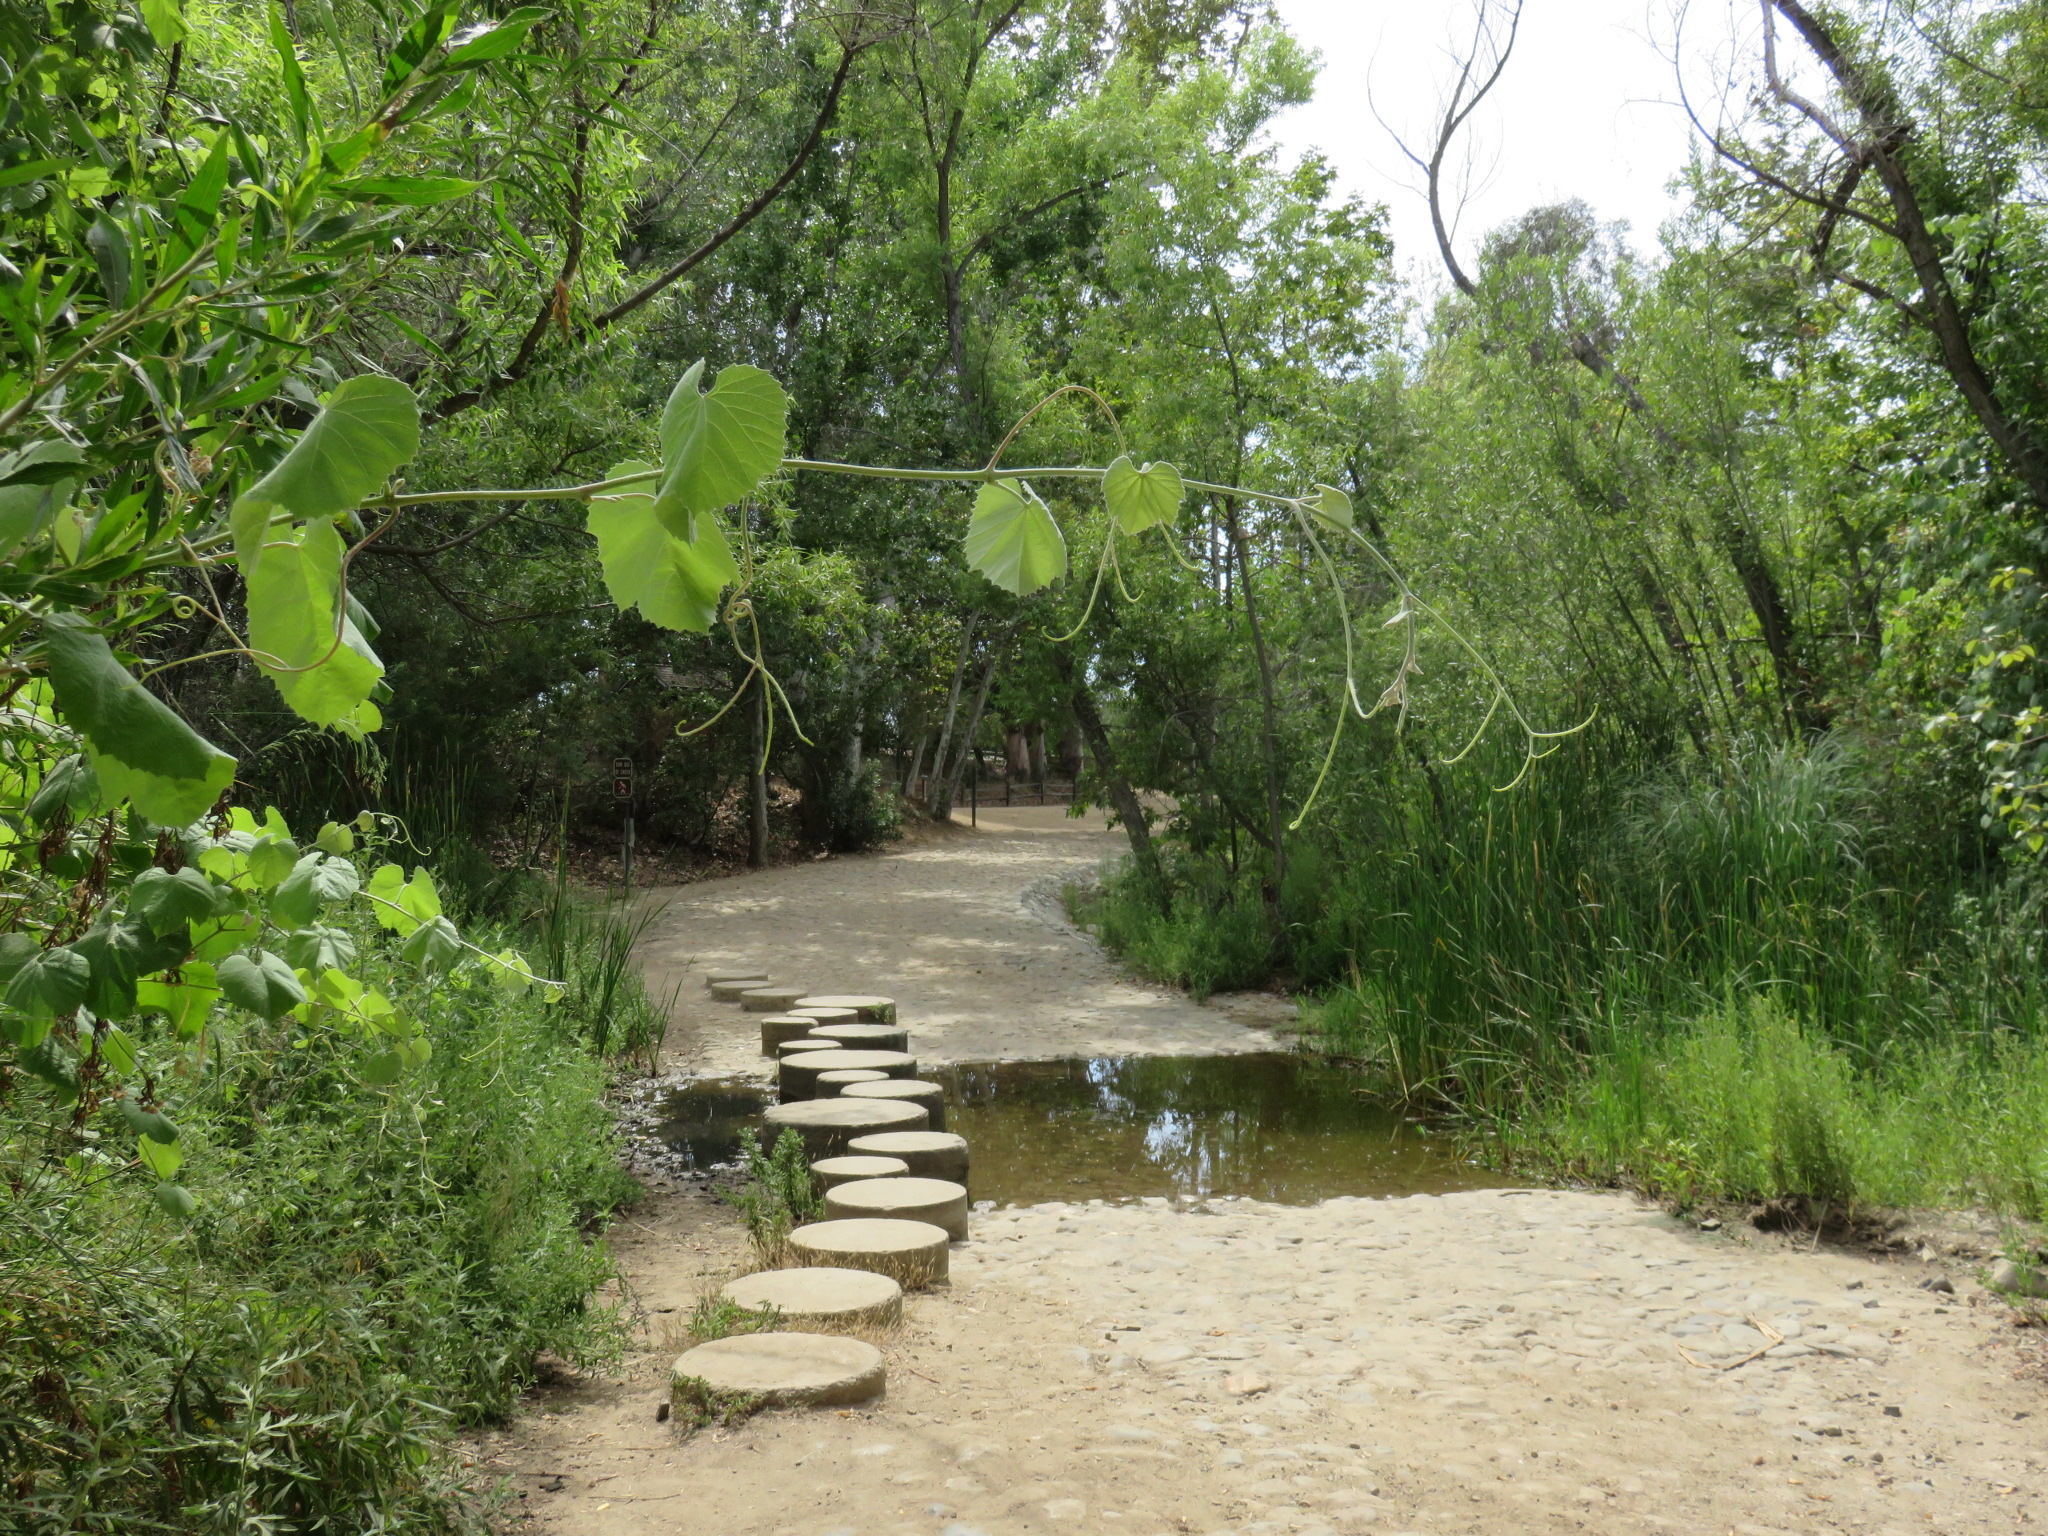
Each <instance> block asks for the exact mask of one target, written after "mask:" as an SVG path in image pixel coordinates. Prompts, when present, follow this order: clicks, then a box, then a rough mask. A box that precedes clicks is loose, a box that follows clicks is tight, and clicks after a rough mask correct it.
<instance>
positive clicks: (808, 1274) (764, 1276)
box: [718, 1268, 903, 1333]
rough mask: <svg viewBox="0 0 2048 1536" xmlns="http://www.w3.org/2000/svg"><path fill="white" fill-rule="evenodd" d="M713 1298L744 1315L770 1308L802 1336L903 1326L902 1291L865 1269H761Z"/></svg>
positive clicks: (896, 1285) (884, 1278) (885, 1276)
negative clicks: (722, 1299)
mask: <svg viewBox="0 0 2048 1536" xmlns="http://www.w3.org/2000/svg"><path fill="white" fill-rule="evenodd" d="M718 1294H719V1295H721V1296H723V1297H725V1299H726V1300H728V1301H730V1302H733V1303H735V1304H736V1305H738V1306H742V1307H745V1308H747V1309H748V1310H749V1311H755V1312H758V1311H759V1310H760V1309H761V1308H763V1307H773V1308H775V1309H776V1310H777V1311H778V1312H780V1313H781V1314H782V1321H783V1322H784V1323H785V1324H786V1325H788V1326H789V1327H791V1328H795V1329H800V1330H802V1331H803V1332H805V1333H857V1332H861V1331H864V1330H868V1329H881V1328H893V1327H895V1326H896V1325H897V1324H898V1323H900V1322H902V1321H903V1287H902V1286H900V1285H898V1284H897V1283H896V1282H895V1281H894V1280H892V1279H890V1278H889V1277H888V1276H887V1275H877V1274H872V1273H870V1272H869V1271H867V1270H865V1269H825V1268H818V1269H770V1270H764V1271H762V1272H761V1273H760V1274H758V1275H743V1276H741V1277H740V1278H739V1279H737V1280H735V1281H733V1282H732V1283H731V1284H730V1285H727V1286H725V1287H724V1288H723V1289H722V1290H720V1291H719V1293H718Z"/></svg>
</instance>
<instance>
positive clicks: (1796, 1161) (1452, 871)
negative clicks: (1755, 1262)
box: [1073, 743, 2048, 1210]
mask: <svg viewBox="0 0 2048 1536" xmlns="http://www.w3.org/2000/svg"><path fill="white" fill-rule="evenodd" d="M1453 788H1454V789H1456V790H1459V794H1458V795H1454V796H1452V797H1451V798H1450V800H1449V803H1448V804H1447V805H1446V806H1445V808H1444V813H1443V814H1441V815H1436V816H1430V817H1413V816H1411V817H1409V818H1407V819H1406V820H1405V821H1404V820H1402V819H1401V818H1398V817H1382V818H1380V820H1379V822H1378V823H1377V825H1378V827H1379V828H1380V829H1381V835H1380V836H1378V837H1376V838H1374V839H1372V840H1370V841H1368V840H1366V839H1364V838H1356V839H1353V838H1349V837H1347V836H1345V835H1343V833H1342V831H1341V830H1338V831H1335V832H1333V831H1332V830H1331V829H1328V828H1326V829H1325V831H1324V833H1323V834H1322V835H1320V836H1319V837H1317V838H1315V839H1309V838H1304V839H1303V840H1302V842H1301V843H1300V844H1298V845H1297V846H1296V847H1295V848H1293V849H1291V850H1290V869H1289V874H1288V878H1287V881H1286V883H1285V885H1284V887H1283V889H1282V891H1281V893H1280V912H1279V919H1280V920H1279V922H1278V923H1277V924H1275V923H1274V922H1273V921H1272V920H1271V919H1270V918H1269V916H1268V914H1267V912H1266V911H1265V909H1264V904H1263V901H1262V899H1261V894H1260V889H1259V883H1260V880H1261V879H1262V877H1263V874H1264V872H1263V871H1262V870H1261V869H1259V868H1257V867H1251V866H1248V867H1246V868H1245V869H1243V870H1242V871H1240V872H1239V874H1238V875H1237V876H1236V877H1235V878H1233V877H1232V876H1231V875H1230V874H1229V872H1228V870H1227V869H1226V868H1225V867H1224V866H1223V865H1222V864H1221V863H1220V861H1217V860H1213V859H1198V858H1195V857H1194V856H1192V855H1189V854H1187V853H1185V852H1184V851H1182V852H1180V853H1179V854H1178V856H1177V857H1176V858H1174V859H1173V860H1171V861H1169V864H1168V868H1169V870H1170V871H1171V887H1172V888H1171V890H1170V893H1169V901H1168V903H1167V904H1166V907H1165V910H1164V911H1162V909H1161V903H1160V902H1159V900H1158V897H1157V893H1156V892H1153V891H1148V890H1144V889H1141V888H1140V887H1139V885H1138V884H1137V883H1136V881H1135V879H1134V878H1133V877H1132V876H1131V875H1129V874H1128V873H1124V874H1119V875H1114V876H1112V877H1111V878H1110V879H1109V880H1107V881H1106V882H1105V883H1104V885H1103V886H1102V887H1101V888H1100V889H1099V890H1098V891H1096V892H1094V893H1092V894H1082V895H1078V896H1077V897H1076V898H1075V900H1074V901H1073V909H1074V911H1075V914H1076V916H1077V917H1078V918H1079V919H1080V920H1081V921H1083V922H1085V923H1087V924H1088V925H1089V926H1090V927H1091V928H1093V929H1094V931H1095V932H1096V933H1097V934H1098V935H1099V936H1100V937H1101V938H1102V939H1103V941H1104V942H1105V943H1106V944H1107V945H1109V946H1110V947H1111V948H1112V949H1114V950H1116V951H1117V952H1119V953H1120V954H1122V955H1123V956H1124V957H1125V958H1126V959H1127V961H1129V963H1131V964H1132V965H1134V966H1135V967H1137V968H1138V969H1140V970H1142V971H1145V972H1146V973H1148V974H1151V975H1154V976H1157V977H1159V978H1160V979H1163V980H1169V981H1174V982H1177V983H1179V984H1181V985H1186V986H1189V987H1190V988H1191V990H1197V991H1201V990H1206V989H1209V988H1214V987H1219V986H1229V985H1239V986H1242V985H1249V984H1253V983H1255V982H1257V981H1259V980H1261V979H1262V978H1263V977H1265V976H1266V975H1267V974H1269V973H1271V972H1273V971H1275V970H1278V971H1280V972H1283V973H1291V976H1292V978H1293V979H1295V980H1296V981H1297V982H1298V983H1299V984H1300V985H1301V986H1302V987H1303V989H1304V991H1305V992H1306V993H1307V994H1308V996H1307V998H1306V1000H1305V1002H1304V1006H1303V1010H1302V1012H1303V1019H1302V1023H1303V1033H1304V1041H1305V1043H1306V1044H1307V1045H1309V1046H1310V1047H1311V1048H1314V1049H1320V1050H1323V1051H1326V1052H1328V1053H1330V1054H1332V1055H1335V1056H1340V1057H1344V1058H1347V1059H1350V1060H1353V1061H1355V1062H1357V1063H1358V1064H1359V1066H1360V1067H1361V1069H1362V1070H1364V1071H1366V1072H1368V1073H1370V1074H1372V1075H1373V1076H1374V1077H1375V1078H1376V1079H1377V1080H1378V1082H1379V1084H1380V1085H1381V1086H1382V1087H1383V1088H1384V1089H1385V1091H1386V1092H1387V1093H1389V1094H1390V1095H1392V1096H1395V1097H1399V1098H1402V1099H1405V1100H1408V1101H1411V1102H1419V1103H1423V1104H1426V1105H1431V1106H1434V1107H1436V1108H1438V1109H1442V1110H1448V1111H1452V1112H1458V1113H1463V1114H1466V1115H1469V1116H1471V1117H1473V1118H1474V1119H1475V1120H1478V1121H1482V1122H1485V1123H1487V1124H1489V1125H1490V1126H1492V1127H1493V1129H1494V1131H1495V1133H1496V1134H1498V1135H1500V1136H1502V1137H1503V1138H1505V1143H1504V1144H1506V1145H1509V1146H1511V1147H1512V1148H1514V1149H1516V1150H1517V1151H1519V1152H1520V1153H1521V1154H1523V1155H1536V1154H1539V1153H1541V1154H1543V1155H1547V1156H1553V1157H1555V1158H1557V1159H1560V1160H1563V1161H1566V1162H1570V1163H1572V1164H1573V1165H1575V1166H1579V1167H1582V1168H1585V1169H1588V1170H1604V1171H1605V1172H1606V1173H1608V1174H1611V1175H1615V1176H1622V1175H1624V1174H1625V1175H1626V1176H1628V1177H1632V1178H1636V1179H1639V1180H1643V1181H1646V1182H1651V1183H1655V1184H1657V1185H1658V1186H1659V1187H1666V1188H1672V1189H1679V1190H1683V1191H1688V1192H1714V1191H1718V1192H1721V1193H1724V1194H1729V1195H1741V1196H1744V1197H1757V1198H1763V1197H1766V1196H1767V1195H1774V1194H1791V1195H1795V1196H1799V1197H1802V1198H1806V1199H1809V1200H1810V1201H1812V1202H1814V1203H1815V1204H1827V1203H1839V1202H1851V1201H1854V1200H1857V1199H1876V1200H1890V1199H1893V1198H1894V1197H1898V1198H1905V1197H1908V1196H1910V1197H1912V1198H1940V1199H1943V1200H1954V1199H1963V1198H1971V1199H1979V1198H1981V1199H1986V1200H1991V1201H1994V1202H1995V1203H1998V1204H2000V1205H2002V1206H2004V1207H2006V1208H2010V1209H2015V1210H2018V1209H2027V1210H2035V1209H2037V1208H2038V1203H2039V1196H2038V1194H2037V1193H2036V1185H2037V1181H2038V1176H2037V1174H2036V1173H2035V1172H2033V1171H2031V1169H2032V1164H2031V1163H2030V1162H2029V1158H2031V1157H2033V1156H2034V1155H2035V1154H2031V1153H2027V1152H2026V1151H2025V1150H2024V1149H2025V1146H2026V1141H2027V1137H2028V1136H2030V1135H2033V1134H2034V1133H2035V1129H2036V1128H2037V1127H2038V1121H2037V1110H2036V1107H2035V1106H2036V1103H2037V1098H2038V1095H2039V1093H2040V1091H2041V1090H2040V1088H2039V1087H2038V1084H2037V1078H2038V1071H2037V1062H2038V1061H2039V1060H2040V1059H2042V1058H2041V1057H2040V1056H2039V1054H2038V1053H2039V1050H2040V1049H2041V1047H2040V1045H2039V1044H2038V1043H2037V1042H2038V1041H2040V1039H2041V1037H2042V1035H2043V1034H2044V1031H2043V1030H2042V1027H2041V1026H2042V1021H2043V1019H2044V1016H2048V1010H2044V998H2043V996H2042V990H2041V987H2042V983H2041V974H2042V966H2041V963H2040V962H2041V959H2042V946H2041V937H2042V921H2041V914H2040V911H2039V908H2038V903H2037V902H2036V901H2035V900H2034V899H2032V898H2031V897H2029V896H2028V894H2027V893H2026V891H2025V890H2024V889H2023V888H2022V887H2020V886H2019V885H2017V884H2011V885H2007V886H2003V887H2001V886H1996V885H1990V884H1982V883H1979V882H1978V880H1977V879H1976V878H1975V877H1974V876H1971V875H1968V874H1965V873H1962V872H1956V871H1950V872H1949V873H1948V875H1947V877H1946V878H1945V879H1942V880H1923V881H1921V882H1918V883H1916V884H1915V885H1914V886H1913V887H1911V888H1908V887H1905V886H1903V885H1893V884H1888V883H1887V882H1886V881H1885V880H1883V879H1881V878H1879V876H1878V874H1877V873H1876V871H1877V869H1878V868H1880V867H1883V865H1884V862H1885V861H1884V860H1882V859H1880V858H1876V857H1873V853H1874V852H1881V851H1882V850H1874V849H1873V847H1872V846H1871V836H1872V834H1871V832H1870V830H1869V829H1870V828H1872V827H1874V826H1879V825H1881V824H1882V822H1883V816H1882V815H1881V814H1880V812H1881V810H1882V808H1881V807H1880V806H1878V805H1876V804H1875V803H1874V802H1873V798H1872V796H1871V794H1870V792H1869V791H1868V790H1866V788H1865V787H1864V782H1863V779H1862V778H1861V776H1860V765H1859V763H1858V761H1857V759H1856V757H1855V755H1854V754H1853V753H1852V752H1850V751H1848V750H1845V749H1844V748H1842V747H1840V746H1838V745H1834V744H1828V743H1823V744H1821V745H1819V746H1816V747H1812V748H1808V749H1793V748H1785V747H1774V748H1758V749H1754V750H1749V751H1744V752H1739V753H1735V754H1732V755H1731V756H1730V757H1729V758H1728V760H1727V761H1725V762H1724V763H1722V764H1720V765H1718V766H1717V767H1715V768H1713V769H1711V770H1709V769H1699V770H1694V771H1689V772H1683V773H1680V772H1665V773H1660V774H1655V775H1651V776H1647V777H1641V778H1637V779H1635V780H1634V781H1632V782H1629V783H1626V784H1621V785H1615V784H1611V783H1602V782H1601V781H1600V780H1599V779H1598V778H1597V777H1595V776H1593V775H1590V774H1587V773H1585V772H1583V770H1578V771H1571V770H1568V771H1564V772H1553V773H1549V774H1546V775H1540V776H1538V777H1537V778H1536V779H1535V780H1534V781H1533V782H1532V783H1531V784H1530V785H1529V786H1528V787H1527V788H1525V789H1523V790H1519V791H1517V792H1515V793H1512V794H1508V795H1495V794H1492V793H1491V792H1489V791H1487V790H1486V789H1485V788H1484V784H1483V780H1481V779H1479V778H1477V777H1475V779H1473V780H1472V781H1468V782H1467V783H1466V784H1464V785H1463V786H1462V787H1461V786H1457V785H1454V786H1453ZM1390 825H1392V826H1404V825H1405V826H1406V827H1407V828H1408V835H1407V836H1405V837H1398V836H1397V837H1393V838H1388V837H1386V836H1385V835H1384V829H1385V828H1386V827H1387V826H1390ZM1788 1074H1789V1075H1788ZM1716 1093H1719V1094H1721V1095H1722V1098H1721V1099H1719V1100H1716V1099H1714V1098H1713V1095H1714V1094H1716ZM1924 1103H1938V1104H1939V1105H1941V1106H1943V1107H1942V1109H1941V1110H1940V1111H1938V1112H1927V1113H1923V1112H1922V1110H1921V1108H1920V1106H1921V1105H1922V1104H1924ZM1717 1104H1718V1105H1719V1106H1720V1107H1718V1108H1717V1107H1716V1105H1717ZM1965 1110H1967V1116H1964V1111H1965ZM1601 1127H1607V1128H1608V1129H1605V1130H1601V1129H1599V1128H1601ZM2044 1128H2048V1127H2044ZM1994 1143H1995V1144H1996V1147H1997V1148H1998V1149H1999V1150H1996V1151H1994V1150H1993V1144H1994ZM1914 1145H1919V1146H1921V1147H1923V1148H1924V1149H1925V1151H1924V1153H1923V1154H1915V1153H1913V1152H1911V1151H1910V1150H1909V1148H1910V1147H1911V1146H1914ZM1659 1169H1662V1170H1666V1171H1664V1172H1658V1171H1657V1170H1659Z"/></svg>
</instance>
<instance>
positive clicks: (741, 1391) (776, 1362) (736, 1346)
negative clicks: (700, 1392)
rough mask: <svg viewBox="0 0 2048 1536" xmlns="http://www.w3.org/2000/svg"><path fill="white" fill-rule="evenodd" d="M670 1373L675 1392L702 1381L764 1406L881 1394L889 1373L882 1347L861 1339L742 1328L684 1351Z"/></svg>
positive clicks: (685, 1393) (828, 1403)
mask: <svg viewBox="0 0 2048 1536" xmlns="http://www.w3.org/2000/svg"><path fill="white" fill-rule="evenodd" d="M669 1379H670V1382H671V1391H672V1392H673V1394H674V1395H675V1396H676V1397H678V1398H682V1399H686V1400H687V1399H688V1398H690V1397H692V1396H694V1395H696V1394H695V1393H694V1392H693V1387H694V1384H695V1383H698V1382H701V1383H703V1385H704V1386H705V1387H708V1388H709V1389H710V1390H711V1391H712V1392H716V1393H731V1394H735V1395H744V1396H746V1397H750V1398H754V1399H756V1400H757V1401H758V1402H759V1404H760V1406H762V1407H764V1408H796V1407H821V1408H822V1407H833V1406H837V1405H839V1404H842V1403H864V1402H866V1401H867V1400H868V1399H869V1398H871V1397H880V1396H881V1395H882V1389H883V1387H884V1385H885V1384H886V1380H887V1377H886V1373H885V1372H884V1370H883V1366H882V1352H881V1351H880V1350H878V1349H876V1348H875V1346H874V1345H872V1344H863V1343H862V1342H861V1341H860V1340H858V1339H842V1338H835V1337H833V1336H831V1335H829V1334H822V1333H742V1334H737V1335H735V1336H733V1337H732V1338H729V1339H713V1340H712V1341H711V1342H710V1343H709V1344H699V1345H698V1346H697V1347H696V1348H695V1349H692V1350H689V1351H687V1352H685V1353H684V1354H682V1355H681V1356H679V1357H678V1358H677V1360H676V1363H675V1365H674V1366H673V1367H672V1368H671V1370H670V1373H669ZM699 1401H700V1406H703V1407H706V1408H709V1407H711V1406H712V1404H710V1403H703V1402H702V1401H701V1398H700V1400H699Z"/></svg>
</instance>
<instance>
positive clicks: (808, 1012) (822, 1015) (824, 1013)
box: [789, 1008, 860, 1024]
mask: <svg viewBox="0 0 2048 1536" xmlns="http://www.w3.org/2000/svg"><path fill="white" fill-rule="evenodd" d="M789 1011H790V1015H791V1016H792V1017H794V1018H800V1019H814V1020H816V1021H817V1022H818V1023H820V1024H858V1023H859V1022H860V1015H859V1014H857V1013H855V1012H854V1011H853V1010H852V1009H851V1008H792V1009H790V1010H789Z"/></svg>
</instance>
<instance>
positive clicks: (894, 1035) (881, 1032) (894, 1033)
mask: <svg viewBox="0 0 2048 1536" xmlns="http://www.w3.org/2000/svg"><path fill="white" fill-rule="evenodd" d="M811 1038H812V1039H813V1040H837V1041H838V1042H839V1043H840V1044H841V1045H843V1046H845V1047H846V1048H847V1049H848V1050H849V1051H907V1050H909V1049H910V1031H909V1030H907V1029H898V1028H897V1027H896V1026H895V1025H894V1024H817V1025H813V1026H812V1028H811Z"/></svg>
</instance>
